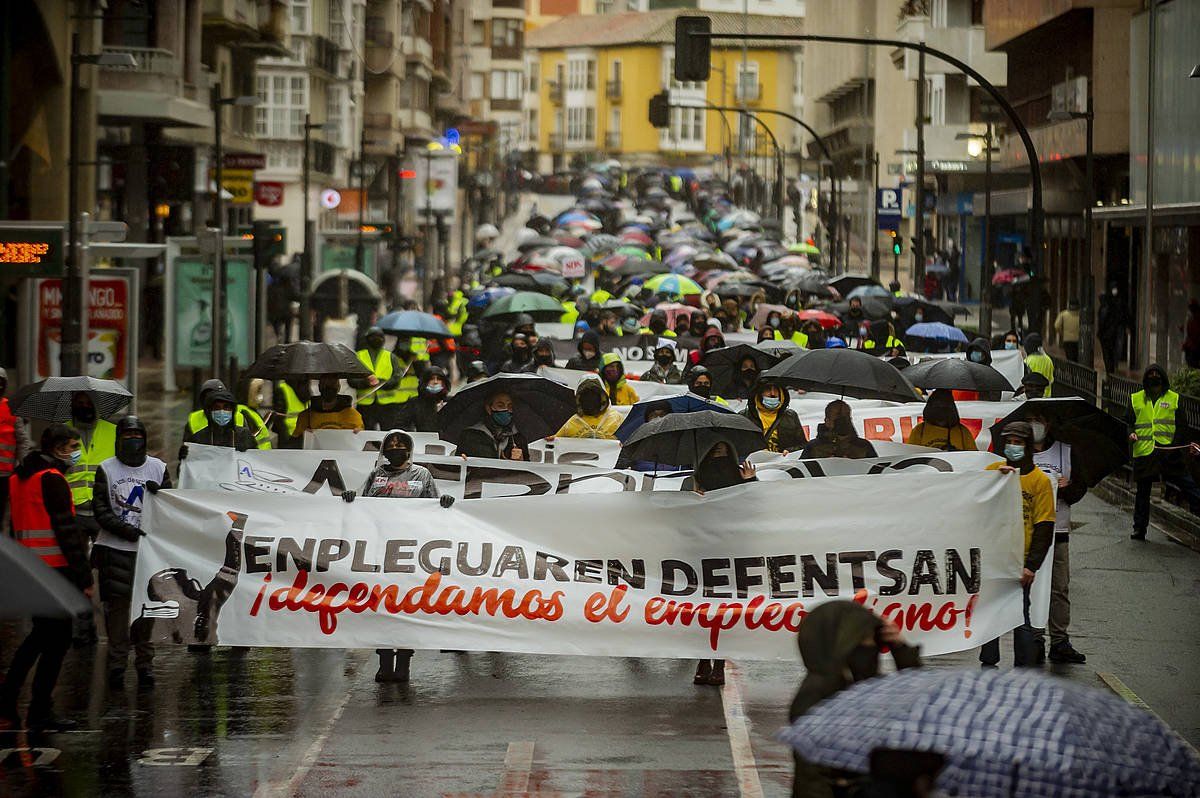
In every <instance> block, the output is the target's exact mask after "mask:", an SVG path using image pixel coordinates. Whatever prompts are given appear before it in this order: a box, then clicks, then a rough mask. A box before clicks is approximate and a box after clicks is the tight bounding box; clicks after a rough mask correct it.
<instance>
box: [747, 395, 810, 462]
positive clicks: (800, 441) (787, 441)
mask: <svg viewBox="0 0 1200 798" xmlns="http://www.w3.org/2000/svg"><path fill="white" fill-rule="evenodd" d="M741 415H743V416H745V417H746V418H748V419H750V420H751V421H753V422H754V423H755V424H756V425H758V427H759V429H762V420H761V419H760V418H759V416H758V405H757V404H755V402H754V399H751V400H750V404H748V405H747V406H746V409H745V410H743V411H742V413H741ZM772 436H774V438H775V440H774V442H772V440H771V437H772ZM763 437H764V438H766V439H767V451H769V452H798V451H800V450H801V449H803V448H804V447H805V446H807V445H808V436H807V435H805V434H804V425H803V424H801V423H800V416H798V415H796V411H795V410H789V409H788V408H787V407H782V408H780V409H779V412H778V413H776V414H775V423H774V424H772V425H771V427H770V429H764V430H763Z"/></svg>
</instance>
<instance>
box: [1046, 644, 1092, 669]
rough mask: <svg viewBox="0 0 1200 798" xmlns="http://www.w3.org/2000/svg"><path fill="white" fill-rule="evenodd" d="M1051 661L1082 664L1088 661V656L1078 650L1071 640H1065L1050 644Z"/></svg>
mask: <svg viewBox="0 0 1200 798" xmlns="http://www.w3.org/2000/svg"><path fill="white" fill-rule="evenodd" d="M1050 661H1051V662H1056V663H1067V664H1070V665H1082V664H1083V663H1085V662H1087V657H1085V656H1084V655H1083V654H1081V653H1079V652H1078V651H1076V650H1075V647H1074V646H1073V645H1071V644H1070V643H1069V642H1066V641H1064V642H1062V643H1056V644H1054V645H1052V646H1050Z"/></svg>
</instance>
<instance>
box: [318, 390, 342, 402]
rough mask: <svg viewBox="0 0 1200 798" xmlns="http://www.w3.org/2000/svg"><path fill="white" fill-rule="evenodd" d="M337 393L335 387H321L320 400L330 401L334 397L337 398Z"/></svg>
mask: <svg viewBox="0 0 1200 798" xmlns="http://www.w3.org/2000/svg"><path fill="white" fill-rule="evenodd" d="M337 395H338V389H337V388H322V389H321V401H322V402H325V403H329V402H332V401H333V400H334V399H337Z"/></svg>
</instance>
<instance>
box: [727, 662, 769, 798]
mask: <svg viewBox="0 0 1200 798" xmlns="http://www.w3.org/2000/svg"><path fill="white" fill-rule="evenodd" d="M721 706H722V707H723V708H724V710H725V730H726V732H727V733H728V734H729V750H730V752H731V753H732V754H733V770H734V772H735V773H736V774H737V780H738V790H739V791H740V793H741V795H742V798H762V794H763V789H762V783H761V782H759V780H758V765H757V764H756V763H755V761H754V749H753V747H752V746H751V745H750V728H749V724H748V723H747V721H746V710H745V708H744V707H743V706H742V672H741V669H740V668H738V666H737V665H736V664H735V663H733V662H732V661H730V660H726V661H725V686H724V687H722V688H721Z"/></svg>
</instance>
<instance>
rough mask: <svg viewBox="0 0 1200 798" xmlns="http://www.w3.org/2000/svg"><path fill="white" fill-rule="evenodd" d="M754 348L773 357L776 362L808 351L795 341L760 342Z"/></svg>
mask: <svg viewBox="0 0 1200 798" xmlns="http://www.w3.org/2000/svg"><path fill="white" fill-rule="evenodd" d="M754 348H755V349H757V350H758V351H760V352H766V353H767V354H768V355H771V356H773V357H774V358H775V361H776V362H779V361H780V360H784V359H785V358H789V357H791V356H792V355H798V354H800V353H802V352H807V351H808V350H807V349H804V348H802V347H801V346H800V344H798V343H796V342H795V341H759V342H758V343H756V344H754ZM772 365H774V364H772Z"/></svg>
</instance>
